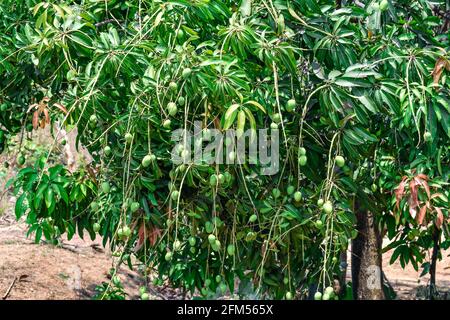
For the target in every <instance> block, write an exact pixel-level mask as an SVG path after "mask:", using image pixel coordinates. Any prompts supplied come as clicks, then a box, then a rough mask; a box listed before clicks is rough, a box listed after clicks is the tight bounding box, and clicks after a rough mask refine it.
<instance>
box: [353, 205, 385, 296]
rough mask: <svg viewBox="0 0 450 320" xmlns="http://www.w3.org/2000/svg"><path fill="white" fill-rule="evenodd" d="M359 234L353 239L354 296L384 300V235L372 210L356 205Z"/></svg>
mask: <svg viewBox="0 0 450 320" xmlns="http://www.w3.org/2000/svg"><path fill="white" fill-rule="evenodd" d="M355 212H356V219H357V230H358V235H357V237H356V238H355V239H354V240H353V241H352V282H353V297H354V299H356V300H383V299H384V298H385V296H384V291H383V277H382V275H383V272H382V265H381V261H382V260H381V245H382V237H381V235H380V232H379V231H378V228H377V226H376V223H375V219H374V217H373V214H372V213H371V212H368V211H366V210H362V209H361V208H360V207H359V205H358V204H356V206H355Z"/></svg>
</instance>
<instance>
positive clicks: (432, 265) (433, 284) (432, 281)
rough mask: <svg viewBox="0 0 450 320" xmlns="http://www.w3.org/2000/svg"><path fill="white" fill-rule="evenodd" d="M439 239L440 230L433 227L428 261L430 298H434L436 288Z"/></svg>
mask: <svg viewBox="0 0 450 320" xmlns="http://www.w3.org/2000/svg"><path fill="white" fill-rule="evenodd" d="M439 239H440V232H439V230H438V229H437V228H436V227H435V228H434V231H433V243H434V244H433V253H432V254H431V263H430V292H429V294H430V300H434V298H435V296H436V293H437V290H436V264H437V258H438V253H439Z"/></svg>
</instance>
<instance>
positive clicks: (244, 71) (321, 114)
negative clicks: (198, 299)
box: [0, 0, 450, 300]
mask: <svg viewBox="0 0 450 320" xmlns="http://www.w3.org/2000/svg"><path fill="white" fill-rule="evenodd" d="M445 10H448V8H446V7H445V3H444V1H426V0H413V1H403V0H398V1H394V0H392V1H391V0H383V1H381V2H380V3H378V2H376V1H330V0H320V1H309V0H307V1H303V0H302V1H271V0H269V1H250V0H243V1H228V0H227V1H215V0H196V1H184V0H178V1H147V0H141V1H137V0H130V1H126V2H124V1H115V0H112V1H93V0H89V1H87V0H85V1H83V0H80V1H69V0H66V1H59V2H52V1H48V2H41V1H37V0H27V1H23V2H20V3H19V4H16V2H15V1H9V0H6V1H2V3H1V4H0V12H2V16H5V19H4V20H3V21H2V22H1V27H0V28H1V29H0V43H1V46H0V73H1V79H0V92H1V96H0V100H1V101H0V102H1V103H2V112H1V114H0V119H1V130H2V131H1V132H4V133H3V134H2V138H1V141H2V143H3V145H5V143H6V145H7V143H8V142H7V141H9V140H8V138H9V137H10V136H12V135H13V134H17V133H19V134H20V135H22V136H23V135H25V136H29V137H30V138H31V137H32V133H33V130H39V128H40V127H44V126H45V125H46V124H49V123H51V122H54V121H56V120H58V121H59V122H60V123H62V124H63V125H64V126H65V127H66V129H67V130H68V131H70V130H71V129H74V128H76V129H77V130H78V139H79V142H80V143H81V144H82V145H84V146H85V147H87V148H88V150H89V151H90V153H91V154H92V156H93V159H94V160H93V162H92V163H90V164H87V165H85V166H84V167H82V168H81V169H80V170H79V171H77V172H76V173H70V172H68V171H67V170H66V169H65V168H63V167H61V166H59V165H58V164H56V163H53V162H52V161H48V159H50V157H49V156H50V155H51V153H52V152H54V149H55V144H56V142H57V141H58V140H57V139H58V135H59V134H60V133H59V131H58V130H55V132H54V135H55V142H54V143H53V144H52V145H50V146H49V150H48V155H47V156H46V157H44V158H42V159H38V161H37V163H36V165H35V166H34V167H33V168H31V167H30V168H24V169H23V170H21V171H20V173H19V175H18V176H17V178H16V180H15V181H13V183H14V187H15V188H14V189H15V191H16V192H17V193H18V196H19V198H18V201H17V204H16V215H17V217H18V218H19V217H21V216H23V215H26V216H27V222H28V223H30V226H31V229H30V231H32V232H33V231H34V232H36V237H37V238H39V239H40V235H42V232H43V233H44V235H45V237H46V238H50V239H53V238H54V237H57V236H59V235H61V234H64V233H67V235H68V236H69V238H70V237H72V236H73V235H74V233H75V232H78V233H79V234H80V235H81V236H83V235H84V232H87V233H89V235H90V236H91V237H92V238H94V237H95V235H96V233H98V234H99V235H100V236H101V237H102V238H103V243H104V244H105V245H106V244H107V243H109V245H111V247H112V249H113V250H114V252H115V255H116V256H117V263H118V265H119V264H121V263H124V262H125V263H128V265H130V266H132V260H131V259H132V256H133V255H134V256H135V257H136V258H137V259H138V260H139V261H140V262H141V263H142V265H143V272H144V274H146V275H147V274H149V273H153V272H154V271H155V272H156V273H157V274H158V277H157V278H156V280H155V284H157V285H158V284H162V282H163V281H168V282H169V283H170V284H171V285H173V286H175V287H183V288H187V289H188V290H190V291H192V292H193V293H198V294H200V295H202V296H203V297H214V296H216V295H220V294H225V293H226V292H227V291H228V290H229V291H231V292H238V293H239V294H242V295H246V294H249V292H256V294H257V296H256V297H260V298H263V297H274V298H277V299H279V298H286V299H292V298H294V297H295V296H297V297H299V298H304V297H306V296H307V295H309V296H310V297H312V296H314V298H315V299H324V300H326V299H334V298H336V299H337V293H339V292H340V290H339V289H338V288H337V286H335V287H334V288H333V286H334V285H335V284H336V280H337V279H338V278H339V276H340V274H341V273H342V272H343V268H342V264H341V263H340V259H339V257H340V255H341V253H342V252H345V251H346V250H347V248H348V244H349V241H350V240H352V239H354V243H353V247H354V248H356V249H357V250H358V256H357V257H356V259H354V261H353V262H354V263H353V266H354V271H355V272H354V277H353V287H354V297H355V298H383V297H384V291H383V288H382V270H381V256H380V254H381V239H382V236H383V230H386V232H387V236H388V237H389V238H390V239H393V241H392V242H391V243H390V244H389V245H388V247H387V248H386V250H387V249H394V253H393V256H392V262H393V261H394V260H396V259H397V258H398V259H400V263H401V264H402V266H405V265H406V264H408V263H411V264H412V265H413V266H414V267H415V268H416V269H418V268H419V267H423V268H424V272H425V273H426V272H428V271H429V272H431V273H433V272H434V268H435V262H434V265H433V261H430V262H431V263H430V262H428V261H425V256H426V252H427V250H428V249H430V248H434V252H435V255H434V256H435V258H434V261H436V258H437V257H438V256H439V252H440V249H441V248H447V247H448V244H449V241H448V218H449V203H448V196H449V191H448V190H449V189H448V179H449V171H450V170H449V165H448V163H449V157H450V153H449V147H450V146H449V143H448V142H449V138H450V124H449V113H450V109H449V104H448V102H449V98H448V97H449V95H448V93H449V79H448V71H449V69H450V63H449V60H448V59H449V54H448V46H449V37H448V34H447V32H448V16H446V15H445ZM3 106H6V107H3ZM3 109H4V110H3ZM195 123H201V124H202V128H201V131H200V134H199V135H197V136H194V137H191V138H192V139H190V141H185V142H189V144H186V145H182V146H181V147H179V146H178V147H175V146H176V145H177V143H176V142H175V141H173V139H172V136H173V132H174V130H176V129H184V130H185V131H184V132H188V131H189V132H191V131H194V124H195ZM231 128H235V129H237V132H238V134H239V132H243V131H244V130H246V129H250V135H248V136H246V137H245V138H246V139H247V142H248V143H249V144H252V143H255V141H254V140H253V139H255V137H254V136H253V133H254V132H255V130H257V129H264V128H270V130H269V135H272V136H274V135H275V134H279V137H280V143H279V150H278V153H279V160H280V161H279V167H278V170H277V172H276V174H272V175H265V174H261V169H262V168H263V164H262V163H260V162H258V161H256V162H255V163H248V162H247V163H245V164H242V165H237V164H235V163H231V164H227V163H222V164H219V163H212V164H211V163H209V162H208V161H206V159H204V161H200V162H198V161H192V159H191V160H190V161H186V163H181V164H175V163H174V162H173V161H171V159H172V154H173V153H176V154H177V155H178V156H182V157H184V158H189V156H190V155H191V153H192V149H191V148H193V147H194V145H195V144H197V145H199V146H201V147H206V145H207V144H208V142H210V141H211V139H212V137H211V132H213V130H218V131H219V132H225V131H226V130H227V129H231ZM214 132H215V131H214ZM223 145H224V149H223V150H222V151H224V152H223V153H224V154H223V157H224V158H228V159H235V158H236V157H244V156H245V153H244V154H242V153H237V152H236V150H234V149H232V148H231V147H232V146H234V143H233V141H231V140H227V139H224V141H223ZM230 146H231V147H230ZM218 154H220V152H219V153H218ZM370 235H371V236H370ZM114 273H115V271H113V281H112V282H111V283H110V284H107V285H106V286H105V287H104V291H103V295H102V296H101V297H107V295H108V294H109V293H111V292H116V291H114V290H116V289H117V286H120V283H118V281H114V279H115V278H114ZM237 278H238V279H239V280H240V282H239V288H235V283H236V282H235V280H236V279H237ZM342 285H345V283H341V286H342ZM343 291H345V290H343ZM142 294H143V298H147V297H148V295H147V296H145V295H144V294H145V292H142Z"/></svg>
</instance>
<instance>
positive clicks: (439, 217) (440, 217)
mask: <svg viewBox="0 0 450 320" xmlns="http://www.w3.org/2000/svg"><path fill="white" fill-rule="evenodd" d="M435 209H436V212H437V216H436V227H438V229H440V228H441V226H442V224H443V223H444V215H443V214H442V210H441V208H435Z"/></svg>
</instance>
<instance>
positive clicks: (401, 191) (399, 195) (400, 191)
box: [395, 176, 407, 210]
mask: <svg viewBox="0 0 450 320" xmlns="http://www.w3.org/2000/svg"><path fill="white" fill-rule="evenodd" d="M406 179H407V177H406V176H403V178H402V181H400V183H399V185H398V187H397V188H396V189H395V199H396V204H395V207H396V208H397V210H398V209H400V200H402V198H403V195H404V194H405V185H406Z"/></svg>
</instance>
